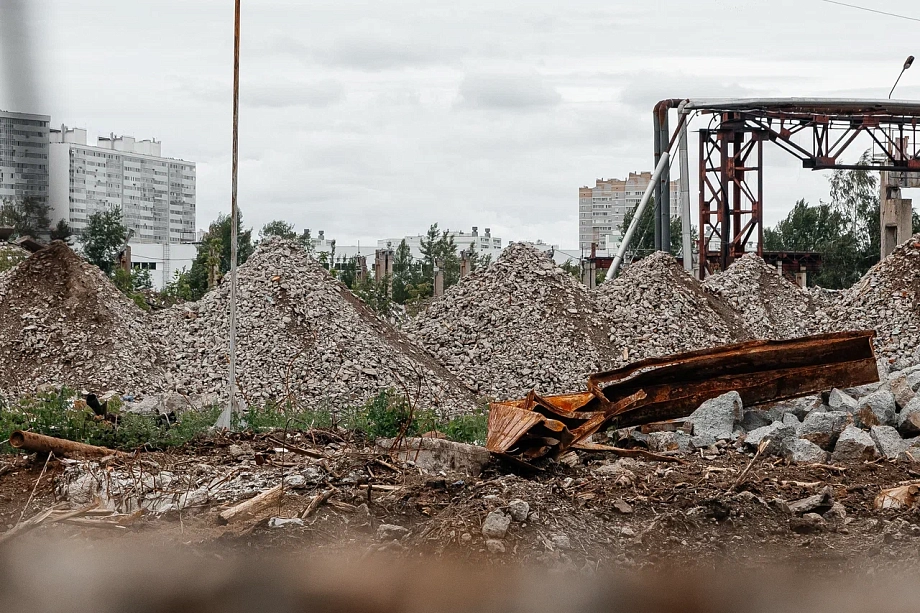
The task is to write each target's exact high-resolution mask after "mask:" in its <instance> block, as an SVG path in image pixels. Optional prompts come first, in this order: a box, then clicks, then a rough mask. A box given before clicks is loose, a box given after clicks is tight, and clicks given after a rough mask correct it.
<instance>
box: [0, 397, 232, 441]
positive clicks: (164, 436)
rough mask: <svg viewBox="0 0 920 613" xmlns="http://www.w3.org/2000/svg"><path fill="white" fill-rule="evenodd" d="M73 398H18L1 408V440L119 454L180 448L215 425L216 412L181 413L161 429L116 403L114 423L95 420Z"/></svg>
mask: <svg viewBox="0 0 920 613" xmlns="http://www.w3.org/2000/svg"><path fill="white" fill-rule="evenodd" d="M75 396H76V395H75V393H74V392H73V391H72V390H69V389H67V388H61V389H60V390H58V391H56V392H46V393H42V394H37V395H34V396H29V397H25V398H21V399H20V400H18V401H17V402H15V403H13V404H11V405H9V406H0V440H8V439H9V437H10V435H11V434H12V433H13V432H14V431H16V430H29V431H31V432H36V433H38V434H45V435H47V436H54V437H57V438H64V439H68V440H71V441H77V442H79V443H86V444H88V445H99V446H101V447H109V448H112V449H120V450H134V449H139V448H142V447H143V448H148V449H168V448H170V447H179V446H182V445H184V444H185V443H187V442H189V441H191V440H192V439H194V438H195V437H196V436H198V435H199V434H201V433H202V432H204V431H205V430H207V429H208V428H210V427H211V426H213V425H214V422H215V421H216V420H217V416H218V414H219V413H220V409H219V408H212V409H209V410H205V411H193V410H189V411H185V412H183V413H181V414H180V415H179V416H178V422H177V423H175V424H171V425H170V426H168V427H167V426H166V424H163V423H160V422H158V421H157V419H156V417H155V416H152V415H137V414H134V413H122V412H121V411H120V408H121V407H120V404H121V403H120V401H119V400H117V399H113V400H110V401H109V405H108V410H109V413H110V414H113V415H116V416H117V418H118V419H117V423H112V422H110V421H105V420H99V419H97V418H96V417H95V416H94V415H93V412H92V410H91V409H89V408H75V407H74V402H73V399H74V398H75Z"/></svg>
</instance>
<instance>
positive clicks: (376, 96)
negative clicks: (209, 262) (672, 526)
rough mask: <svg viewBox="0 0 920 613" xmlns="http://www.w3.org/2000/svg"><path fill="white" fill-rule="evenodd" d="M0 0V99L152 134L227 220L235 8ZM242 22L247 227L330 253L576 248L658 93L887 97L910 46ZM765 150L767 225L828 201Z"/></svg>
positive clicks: (326, 15) (596, 19)
mask: <svg viewBox="0 0 920 613" xmlns="http://www.w3.org/2000/svg"><path fill="white" fill-rule="evenodd" d="M13 1H14V0H0V6H2V7H3V8H2V9H0V11H2V12H0V37H3V39H4V40H3V41H2V42H3V44H2V53H3V65H4V67H5V73H4V80H3V87H2V88H0V108H3V109H6V110H17V111H26V112H40V113H45V114H50V115H51V116H52V123H53V124H61V123H66V124H67V125H68V126H77V127H84V128H87V129H88V130H89V131H90V134H91V136H94V135H98V134H108V133H109V132H115V133H116V134H127V135H131V136H135V137H136V138H138V139H142V138H150V137H156V138H158V139H160V140H162V142H163V153H164V155H167V156H170V157H178V158H183V159H187V160H192V161H195V162H197V165H198V225H199V226H200V227H206V226H207V224H208V222H209V221H210V220H212V219H213V218H214V217H216V215H217V214H218V213H219V212H221V211H228V210H229V208H230V145H231V83H232V27H233V22H232V20H233V2H232V0H156V1H155V2H154V1H148V0H80V2H74V1H73V0H27V2H26V4H27V8H26V10H25V11H24V15H23V21H24V22H25V23H26V24H27V27H26V28H20V27H17V26H16V24H17V20H15V19H13V17H15V15H12V14H11V7H12V6H13V5H12V3H13ZM854 3H861V4H863V5H864V6H869V7H872V8H875V9H879V10H887V11H892V12H896V13H902V14H905V13H906V14H907V15H909V16H913V17H918V18H920V7H916V8H915V7H914V6H913V3H910V2H904V1H903V0H901V1H896V0H860V2H856V0H854ZM242 21H243V35H242V62H241V74H242V77H241V79H242V85H241V98H242V105H241V112H240V163H241V165H240V173H239V181H240V192H239V201H240V206H241V208H242V211H243V215H244V223H245V224H246V225H248V226H254V227H256V228H258V227H261V225H262V224H264V223H265V222H267V221H270V220H272V219H277V218H281V219H285V220H288V221H290V222H292V223H294V224H296V226H297V228H298V229H302V228H311V229H313V230H314V234H315V231H316V230H318V229H323V230H325V231H326V235H327V237H331V238H337V239H338V241H339V243H340V244H354V241H355V240H358V239H360V240H361V243H362V244H365V243H367V244H369V243H370V242H371V241H373V240H376V239H377V238H384V237H389V236H401V235H404V234H415V233H419V232H423V231H424V230H425V229H427V227H428V225H429V224H430V223H432V222H435V221H437V222H440V225H441V227H442V228H444V227H447V228H451V229H465V230H469V227H470V226H474V225H475V226H479V227H480V229H482V228H484V227H491V228H492V231H493V235H497V236H500V237H502V238H503V239H505V241H506V242H507V241H508V240H536V239H543V240H544V241H546V242H552V243H556V244H560V245H562V246H563V247H574V246H576V245H577V240H578V217H577V188H578V187H579V186H582V185H593V184H594V181H595V179H597V178H599V177H624V176H625V175H626V174H627V173H628V172H630V171H638V170H649V169H650V168H651V166H652V140H651V132H652V122H651V109H652V107H653V106H654V104H655V102H657V101H658V100H660V99H662V98H683V97H722V96H739V97H741V96H846V97H873V98H884V97H886V96H887V95H888V90H889V89H890V87H891V85H892V83H893V82H894V79H895V78H896V77H897V74H898V72H899V70H900V67H901V64H902V63H903V61H904V58H905V57H906V56H907V55H908V54H910V53H914V54H917V55H920V53H917V52H918V51H920V42H918V41H920V36H918V35H920V23H918V22H915V21H909V20H905V19H896V18H892V17H886V16H883V15H874V14H871V13H867V12H861V11H857V10H855V9H852V8H847V7H843V6H837V5H833V4H829V3H826V2H822V1H821V0H746V1H745V0H741V1H735V2H730V1H720V0H695V1H693V2H690V1H687V0H658V1H655V0H644V1H629V2H626V1H618V0H605V1H604V2H600V1H597V0H594V1H584V0H566V1H564V2H563V1H556V2H549V1H546V0H530V1H528V2H518V1H512V0H488V1H479V0H463V1H461V2H456V1H452V2H442V1H440V0H418V1H416V0H406V1H395V0H375V1H372V2H349V1H348V0H336V1H326V0H312V1H309V2H307V1H304V0H287V1H282V0H243V13H242ZM26 36H28V37H29V40H30V41H31V50H30V51H29V50H26V49H25V47H23V45H22V44H21V43H22V42H23V41H24V40H25V37H26ZM11 49H13V50H15V55H13V52H12V51H11ZM29 67H31V68H29ZM30 76H31V77H33V79H32V83H31V84H30V83H29V77H30ZM896 97H899V98H911V97H915V98H916V97H920V68H918V67H916V66H915V68H914V71H913V72H911V71H908V72H907V74H906V75H905V77H904V79H903V80H902V82H901V85H900V86H899V89H898V94H897V96H896ZM695 127H696V128H699V127H702V122H700V124H698V125H697V126H695ZM694 149H695V143H692V144H691V151H693V150H694ZM765 157H766V161H767V171H766V175H765V207H766V220H767V223H768V224H772V223H773V222H775V221H776V220H778V219H780V218H782V217H784V216H785V214H786V212H787V211H788V209H789V208H790V207H791V206H792V204H793V202H794V201H795V200H796V199H798V198H807V199H809V200H810V201H812V202H816V201H817V200H819V199H820V198H825V199H826V198H827V191H828V190H827V176H828V175H827V174H822V173H812V172H811V171H806V170H802V169H801V168H800V167H799V166H798V162H797V161H796V160H795V159H794V158H792V157H790V156H789V155H787V154H785V153H782V152H780V151H779V150H778V149H776V148H775V147H769V146H768V152H767V154H766V156H765ZM695 163H696V162H695V156H694V157H693V158H691V168H693V165H695ZM694 174H695V171H694V170H691V175H694ZM674 176H675V177H676V172H675V173H674ZM694 189H695V188H694ZM692 199H693V201H694V202H695V200H696V198H695V192H694V196H693V198H692Z"/></svg>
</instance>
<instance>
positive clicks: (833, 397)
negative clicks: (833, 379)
mask: <svg viewBox="0 0 920 613" xmlns="http://www.w3.org/2000/svg"><path fill="white" fill-rule="evenodd" d="M827 405H828V406H829V407H830V408H832V409H835V410H838V411H848V412H850V413H855V412H856V409H857V408H858V406H859V402H858V401H857V400H856V398H853V397H852V396H850V395H849V394H847V393H846V392H842V391H840V390H839V389H837V388H834V389H832V390H831V393H830V395H829V396H828V399H827Z"/></svg>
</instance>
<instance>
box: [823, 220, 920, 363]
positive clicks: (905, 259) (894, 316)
mask: <svg viewBox="0 0 920 613" xmlns="http://www.w3.org/2000/svg"><path fill="white" fill-rule="evenodd" d="M918 309H920V234H917V235H914V236H913V237H911V238H910V239H908V240H907V241H905V242H904V243H902V244H901V245H899V246H898V247H897V248H896V249H895V250H894V252H893V253H892V254H891V255H889V256H888V257H887V258H885V259H884V260H882V261H881V262H879V263H878V264H876V265H875V266H873V267H872V269H871V270H869V272H867V273H866V274H865V275H864V276H863V278H862V279H861V280H860V281H859V282H858V283H856V285H854V286H853V287H851V288H850V289H848V290H845V291H844V292H842V295H841V297H840V299H839V300H837V301H836V302H835V303H834V304H832V305H831V306H830V307H828V308H827V309H826V310H825V311H824V314H823V315H821V316H819V317H817V319H816V325H817V326H818V327H819V328H820V329H823V330H870V329H872V330H875V331H876V333H877V334H878V337H877V338H876V343H875V345H876V348H877V350H878V351H879V353H881V354H882V355H883V356H884V357H886V358H888V359H890V360H892V361H895V360H898V359H901V358H904V359H908V360H911V361H912V363H914V364H916V363H917V359H916V358H917V356H915V355H914V352H915V351H916V349H917V348H918V347H920V311H918Z"/></svg>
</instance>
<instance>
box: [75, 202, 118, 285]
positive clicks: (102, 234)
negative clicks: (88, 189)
mask: <svg viewBox="0 0 920 613" xmlns="http://www.w3.org/2000/svg"><path fill="white" fill-rule="evenodd" d="M127 235H128V229H127V228H126V227H125V225H124V223H123V222H122V217H121V208H119V207H113V208H111V209H108V210H106V211H97V212H96V213H93V214H92V215H90V216H89V219H88V220H87V222H86V228H85V229H84V230H83V234H82V242H83V257H84V258H86V261H87V262H89V263H90V264H95V265H96V266H98V267H99V268H100V269H102V271H103V272H105V274H107V275H110V276H111V275H112V274H113V273H114V271H115V265H116V264H117V263H118V254H119V253H121V250H122V249H123V248H124V245H125V242H126V239H127Z"/></svg>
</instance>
